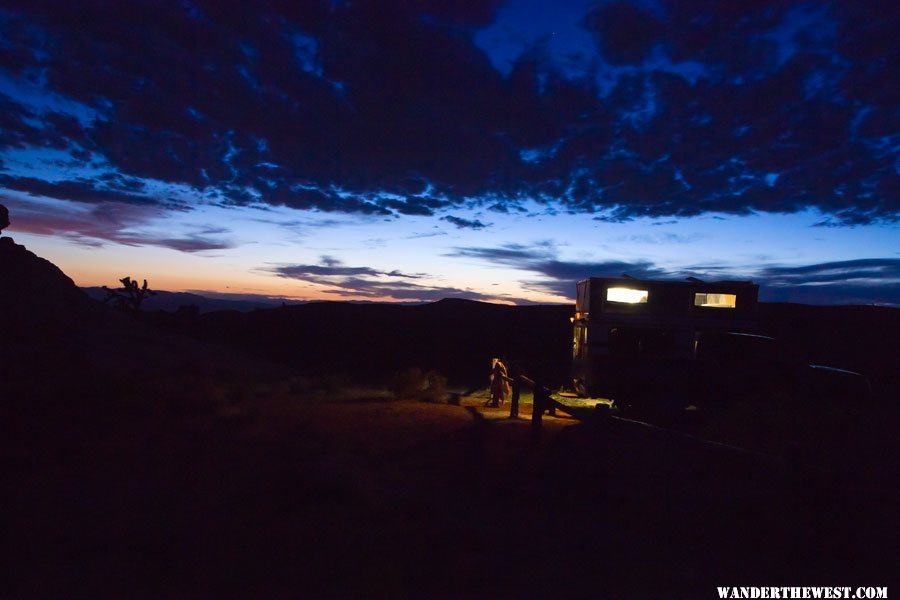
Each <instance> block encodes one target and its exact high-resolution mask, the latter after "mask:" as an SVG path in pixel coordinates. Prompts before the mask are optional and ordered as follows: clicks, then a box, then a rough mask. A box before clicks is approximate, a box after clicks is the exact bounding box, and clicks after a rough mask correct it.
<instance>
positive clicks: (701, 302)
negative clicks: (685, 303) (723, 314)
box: [694, 293, 737, 308]
mask: <svg viewBox="0 0 900 600" xmlns="http://www.w3.org/2000/svg"><path fill="white" fill-rule="evenodd" d="M736 305H737V296H736V295H734V294H707V293H696V294H694V306H702V307H704V308H734V307H735V306H736Z"/></svg>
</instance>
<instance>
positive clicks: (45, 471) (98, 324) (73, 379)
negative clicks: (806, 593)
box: [0, 242, 900, 598]
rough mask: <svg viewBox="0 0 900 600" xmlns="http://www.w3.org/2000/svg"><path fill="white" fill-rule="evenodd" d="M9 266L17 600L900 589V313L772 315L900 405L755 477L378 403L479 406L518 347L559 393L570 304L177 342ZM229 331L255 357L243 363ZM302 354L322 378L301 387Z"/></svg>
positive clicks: (2, 277)
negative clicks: (411, 384) (398, 392)
mask: <svg viewBox="0 0 900 600" xmlns="http://www.w3.org/2000/svg"><path fill="white" fill-rule="evenodd" d="M0 261H2V262H0V265H2V268H0V313H2V315H3V316H4V319H5V322H6V323H7V327H6V330H5V331H4V332H3V337H2V338H0V436H2V437H0V439H2V453H0V457H2V458H0V460H2V473H3V477H2V486H3V487H2V498H3V517H4V538H5V542H6V544H5V545H6V547H7V548H8V549H9V550H10V553H9V554H10V556H9V558H8V559H7V560H6V561H5V563H4V566H5V567H6V571H7V572H8V573H9V575H8V576H7V577H6V578H4V580H3V581H2V584H0V585H2V586H3V588H4V589H3V591H4V596H8V597H35V596H37V597H71V596H79V595H83V596H85V597H87V596H100V597H110V596H112V597H154V598H156V597H204V596H225V597H233V596H254V597H304V596H305V597H309V596H381V597H384V596H391V597H395V596H412V597H447V596H455V597H459V596H474V597H497V596H500V597H522V596H524V597H533V596H538V595H547V596H552V597H560V596H561V597H566V596H569V597H573V596H580V597H584V596H591V597H594V596H600V597H602V596H607V595H610V596H615V597H647V596H649V597H715V589H714V586H716V585H841V586H843V585H850V586H855V585H867V586H881V585H889V586H890V585H891V581H890V579H892V578H893V577H894V575H895V574H896V573H897V572H900V548H898V544H900V542H898V537H897V535H896V532H897V531H900V523H898V520H900V518H898V511H897V508H896V507H897V506H898V500H900V485H898V481H900V470H898V464H900V459H898V456H900V444H898V441H897V438H898V436H896V434H895V432H896V429H897V423H898V417H900V415H898V411H897V407H896V402H895V401H896V395H894V394H895V388H894V387H892V386H893V385H894V382H896V374H895V373H894V372H893V365H895V364H896V363H897V357H898V355H900V353H898V352H897V351H896V339H897V336H892V335H891V332H893V331H896V329H895V328H896V323H897V312H896V311H894V312H891V311H885V312H880V311H878V310H875V311H870V310H866V309H864V308H860V309H844V310H842V311H840V312H839V313H834V312H832V313H828V312H827V310H825V312H824V313H821V314H820V313H816V311H815V310H810V311H808V310H804V309H803V307H790V306H787V307H783V308H776V309H772V311H773V312H771V313H770V314H769V315H763V316H764V318H766V319H768V321H767V322H768V323H769V325H770V326H771V327H774V328H778V327H780V328H782V329H783V333H784V334H785V335H787V337H789V338H790V336H791V335H793V336H794V338H793V339H795V340H796V343H798V344H800V345H805V347H806V348H807V350H806V351H808V352H810V353H812V354H813V356H811V360H815V359H816V357H815V355H814V354H815V353H819V354H828V355H829V356H830V357H835V356H838V358H839V359H840V360H845V361H847V364H840V363H838V364H836V365H835V366H843V367H848V368H857V369H860V370H863V371H864V373H866V374H867V375H869V376H870V378H872V380H873V384H874V385H875V389H876V394H875V397H874V398H873V400H872V403H871V404H870V405H869V406H868V407H867V410H866V411H865V412H864V414H863V416H862V417H861V418H860V419H859V420H858V421H854V422H853V423H852V424H851V425H852V427H850V431H851V432H852V435H851V436H850V439H844V440H842V441H841V446H840V447H839V448H838V450H839V451H837V452H835V451H831V452H827V451H825V450H827V449H828V448H829V447H832V449H834V447H835V446H834V444H831V440H830V439H827V438H824V439H823V436H822V435H820V434H821V432H820V431H819V430H817V429H816V425H815V421H810V427H809V428H808V429H809V431H807V432H806V435H805V438H804V439H806V440H813V441H814V442H815V443H816V445H817V446H816V448H814V449H813V448H797V447H794V446H791V445H789V444H783V445H781V446H777V445H775V446H769V447H767V448H768V449H769V450H771V448H775V449H774V450H771V451H768V452H767V453H764V454H757V453H748V452H740V451H735V450H731V449H728V448H723V447H721V446H713V445H710V444H705V443H703V442H701V441H698V440H696V439H691V438H687V437H685V436H683V435H678V434H673V433H671V432H667V431H663V430H658V429H654V428H650V427H646V426H642V425H640V424H635V423H629V422H626V421H619V420H602V419H601V420H598V421H596V422H584V423H582V422H577V421H575V420H573V419H570V418H566V417H565V416H561V417H560V418H551V419H547V421H546V423H545V426H544V430H543V433H542V435H541V436H540V438H535V437H533V436H532V434H531V431H530V429H529V426H528V424H527V421H526V420H525V419H524V418H523V419H520V420H509V419H506V418H504V417H505V415H506V412H505V408H504V409H485V408H484V407H483V406H482V405H483V402H484V399H483V397H480V396H477V395H476V396H472V397H466V396H463V397H462V398H461V399H459V398H458V399H459V400H460V402H459V405H451V404H448V403H446V402H443V401H441V400H444V398H445V396H436V395H431V396H429V398H430V399H431V400H437V401H433V402H422V401H416V400H396V399H394V396H393V395H392V394H391V393H389V392H387V391H385V389H384V386H380V385H376V384H377V382H378V378H377V377H375V375H377V371H378V370H379V369H382V370H388V371H390V370H391V369H396V368H403V367H409V366H413V365H415V366H418V367H420V368H421V369H422V370H428V369H434V368H436V367H440V366H442V365H446V366H447V370H446V371H445V375H447V376H448V377H449V378H450V379H451V383H452V382H453V381H454V380H455V381H457V382H459V383H467V378H468V377H473V378H476V379H477V378H478V375H477V373H476V367H477V368H478V369H481V367H478V366H477V365H483V364H486V358H485V355H487V357H489V356H490V354H492V353H494V352H496V351H498V350H499V352H503V353H508V354H511V355H516V356H518V357H524V359H527V360H528V361H534V362H535V363H536V364H537V363H540V364H545V365H550V367H545V368H546V369H547V373H548V374H546V375H544V376H545V377H547V378H548V379H550V378H551V374H550V373H552V371H553V369H554V368H557V367H553V365H554V364H556V363H557V362H559V363H564V362H565V359H564V357H563V358H560V356H559V353H561V352H563V350H564V346H565V345H566V344H567V339H566V336H567V334H565V332H566V329H567V326H568V323H567V318H565V315H564V314H562V311H561V310H558V309H556V308H554V307H549V308H548V307H534V309H532V310H530V311H529V310H523V311H519V312H515V311H512V312H511V311H509V310H507V309H505V308H504V307H491V306H490V305H487V306H485V305H471V304H469V303H458V302H450V303H446V302H445V303H439V304H437V305H431V306H430V307H405V308H404V310H402V311H394V308H393V307H387V308H384V309H378V310H380V311H381V312H380V313H378V314H384V315H388V313H391V311H394V312H393V313H391V314H394V315H395V316H393V317H390V316H387V317H385V319H386V321H382V320H381V319H370V320H369V321H364V320H359V319H363V317H369V316H372V315H373V314H375V313H373V312H371V311H370V312H368V313H365V312H358V313H346V312H345V313H343V314H344V316H345V317H346V315H347V314H352V315H354V316H355V317H356V318H357V320H356V321H353V320H351V321H350V325H346V324H342V323H344V322H345V320H346V319H341V318H338V316H334V315H339V314H341V310H342V309H341V308H339V307H336V306H335V305H324V306H320V307H319V308H316V307H315V306H313V307H311V308H310V310H313V311H320V312H319V313H317V315H318V316H317V318H315V319H310V320H302V319H301V320H296V321H294V325H292V326H291V327H294V329H285V323H286V321H284V320H283V319H284V316H283V315H284V314H285V309H276V310H274V311H258V312H257V313H250V314H251V319H252V320H251V321H246V320H244V318H243V317H239V316H235V313H219V314H217V313H212V314H210V315H208V317H209V318H210V319H211V320H208V321H206V320H200V321H194V322H191V321H190V317H189V316H188V319H187V320H184V319H182V322H181V323H180V324H179V325H178V326H177V327H176V326H174V325H173V324H172V322H169V323H168V324H166V323H154V322H153V319H150V318H146V317H145V318H144V319H135V318H131V317H128V316H126V315H122V314H118V313H114V312H112V311H110V310H108V309H106V308H104V307H102V306H100V305H98V304H97V303H95V302H93V301H91V300H90V299H88V298H86V297H85V296H84V295H83V294H82V293H81V292H79V291H78V290H77V288H75V287H74V284H72V282H71V280H69V279H68V278H66V277H65V275H64V274H62V273H61V272H60V271H59V270H58V269H56V268H55V267H54V266H53V265H51V264H50V263H47V262H46V261H42V260H41V259H38V258H37V257H35V256H34V255H32V254H30V253H28V252H27V251H26V250H25V249H24V248H21V247H20V246H15V245H13V244H11V243H9V242H3V243H0ZM300 308H304V307H300ZM363 308H365V307H363ZM398 308H399V307H398ZM407 308H408V309H409V310H412V311H415V310H416V309H417V308H419V309H422V310H420V311H419V312H418V313H415V312H413V313H410V312H409V311H408V310H406V309H407ZM529 308H530V307H529ZM347 310H357V309H355V308H353V309H347ZM816 310H818V309H816ZM279 311H281V312H279ZM429 311H430V312H429ZM290 312H291V310H290V309H288V310H287V313H290ZM377 312H378V311H376V313H377ZM556 313H560V314H558V315H557V314H556ZM409 314H413V315H415V314H418V315H424V317H423V316H416V317H414V318H415V319H419V321H414V322H415V323H417V326H416V327H412V328H410V327H407V326H406V325H408V324H409V323H410V321H404V320H403V319H405V318H406V317H404V316H402V315H409ZM822 314H825V316H824V317H823V316H822ZM836 314H840V315H844V316H842V317H840V318H838V317H836V316H834V315H836ZM279 315H282V316H279ZM328 315H332V316H328ZM397 315H400V316H397ZM435 315H439V316H440V315H443V316H441V317H440V318H436V316H435ZM447 315H451V316H450V317H448V316H447ZM453 315H455V316H453ZM829 315H830V316H829ZM184 316H185V315H182V316H181V317H178V318H182V317H184ZM326 317H327V318H326ZM557 317H560V318H565V321H564V322H563V323H562V325H559V324H558V323H557ZM267 322H271V323H273V324H274V325H275V327H274V328H273V327H270V328H268V329H267V328H266V327H264V326H263V325H265V323H267ZM210 323H218V326H219V328H218V329H215V328H214V327H213V326H211V325H210ZM247 323H255V324H256V325H254V326H255V327H257V329H256V331H257V335H256V339H261V340H264V339H265V337H266V336H267V335H271V336H273V340H274V342H277V343H274V342H273V344H272V346H271V348H272V350H271V351H272V352H276V351H277V352H280V353H282V354H280V355H279V356H266V352H264V351H263V350H264V349H265V348H266V346H265V345H264V344H262V343H257V346H253V345H252V344H251V341H252V340H253V338H252V333H253V331H254V329H253V327H248V325H247ZM404 323H405V324H406V325H404ZM441 323H444V325H441ZM448 323H449V325H447V324H448ZM354 324H355V325H357V326H356V327H355V328H353V325H354ZM473 324H475V325H477V327H470V326H472V325H473ZM491 327H493V328H494V329H490V328H491ZM179 328H187V329H192V328H193V330H194V331H193V336H192V337H186V336H185V335H182V332H180V331H178V329H179ZM391 328H394V329H391ZM484 328H489V329H488V333H490V334H491V335H487V336H485V329H484ZM892 328H894V329H892ZM349 329H353V332H354V333H353V335H349V334H348V330H349ZM451 329H452V331H451ZM392 330H393V331H395V332H396V333H395V335H389V332H390V331H392ZM216 331H218V333H216ZM509 331H513V332H514V333H503V332H509ZM223 332H224V333H228V332H237V333H239V334H240V335H237V336H236V337H233V338H232V339H231V342H230V347H225V346H223V345H222V344H221V343H215V342H228V340H224V339H223V340H217V339H213V338H215V336H216V335H218V336H222V335H224V333H223ZM276 332H278V333H276ZM558 332H563V333H558ZM829 332H830V333H829ZM326 334H334V337H331V336H330V335H326ZM563 334H565V335H563ZM290 335H294V336H295V337H294V338H290ZM445 336H450V337H449V338H448V337H445ZM541 336H544V337H543V338H542V337H541ZM557 338H559V340H558V341H555V342H553V341H552V340H557ZM291 339H293V342H292V343H293V347H294V348H295V349H296V353H297V355H299V356H301V357H307V359H308V360H309V361H312V362H308V363H303V364H300V365H298V364H296V363H295V362H292V361H296V357H295V355H292V354H290V348H291V343H289V342H291ZM535 339H546V340H551V341H548V343H547V344H548V345H544V344H535V343H533V340H535ZM417 340H418V343H419V344H420V345H419V346H412V347H411V348H407V344H409V343H411V342H412V341H417ZM448 340H449V342H450V343H447V341H448ZM498 340H499V343H498ZM339 344H344V346H343V347H345V348H352V349H353V351H352V352H351V351H347V352H346V353H344V354H343V355H341V354H340V353H339ZM467 344H470V345H471V347H470V346H467ZM854 344H855V345H854ZM498 345H499V346H501V347H500V348H496V346H498ZM557 346H559V348H558V347H557ZM472 347H475V348H476V350H472ZM359 348H367V349H368V350H366V351H365V352H363V351H360V350H359ZM373 348H374V349H376V350H379V351H378V352H375V351H373V350H372V349H373ZM548 348H549V350H548ZM560 348H562V350H561V349H560ZM866 348H868V351H865V350H866ZM542 349H543V350H542ZM850 349H853V350H852V351H851V350H850ZM542 351H544V352H547V355H546V361H544V360H541V352H542ZM798 351H799V350H798ZM391 352H395V354H393V355H392V354H391ZM840 353H843V354H842V355H841V356H843V358H840V356H839V354H840ZM376 355H379V356H380V355H383V356H381V357H380V358H379V357H377V356H376ZM391 356H393V357H394V358H393V359H391V358H390V357H391ZM456 356H463V357H465V358H464V359H454V358H453V357H456ZM473 356H474V358H472V357H473ZM335 357H337V358H341V357H343V360H340V361H338V362H337V363H332V362H329V361H330V360H333V359H334V358H335ZM398 357H399V358H398ZM416 357H419V358H420V362H418V363H415V362H408V361H414V360H415V358H416ZM524 359H523V360H524ZM315 361H319V362H315ZM367 361H368V362H367ZM379 361H382V362H379ZM442 361H446V362H442ZM850 363H854V364H850ZM310 365H313V366H310ZM329 365H330V368H329V369H325V367H326V366H329ZM376 367H377V368H376ZM317 369H318V370H317ZM357 369H358V370H359V371H361V372H363V373H366V372H368V371H367V369H371V372H370V375H372V376H371V377H370V378H369V383H368V386H367V387H364V388H361V389H356V388H354V387H353V385H352V384H353V381H354V380H355V379H357V378H356V377H353V376H352V375H350V373H351V372H354V371H356V370H357ZM864 369H871V371H870V372H866V371H865V370H864ZM470 370H471V371H472V372H471V373H469V371H470ZM341 373H343V375H341ZM482 373H483V371H482ZM892 378H893V379H892ZM359 379H366V378H365V377H362V378H359ZM481 383H482V384H484V383H485V382H484V374H482V375H481ZM528 411H529V406H527V405H526V407H525V409H524V410H523V415H522V416H523V417H525V418H527V416H528ZM758 425H759V424H758V423H756V424H754V423H753V422H752V414H751V415H750V416H748V417H746V419H744V420H739V421H738V422H737V425H736V427H737V428H738V429H739V431H738V433H741V434H746V433H747V432H750V431H752V430H753V428H754V427H758ZM732 426H733V427H734V426H735V425H734V424H732ZM723 432H724V435H726V439H724V440H723V441H729V439H727V434H729V433H730V430H728V429H727V428H725V429H723ZM738 437H740V436H738ZM762 437H765V436H762ZM770 437H771V436H770ZM751 438H752V436H750V437H748V436H746V435H744V437H743V438H742V439H751ZM826 456H827V457H829V458H828V459H827V460H825V459H823V458H822V457H826ZM835 456H837V457H838V458H840V460H836V459H835Z"/></svg>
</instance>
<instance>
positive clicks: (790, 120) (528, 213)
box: [0, 0, 900, 306]
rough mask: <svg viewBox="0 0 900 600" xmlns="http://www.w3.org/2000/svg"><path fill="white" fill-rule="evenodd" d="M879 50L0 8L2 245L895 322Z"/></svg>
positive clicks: (656, 17) (414, 290)
mask: <svg viewBox="0 0 900 600" xmlns="http://www.w3.org/2000/svg"><path fill="white" fill-rule="evenodd" d="M897 31H900V3H897V2H896V1H895V0H884V1H882V0H867V1H866V2H856V1H849V0H847V1H835V2H824V1H817V2H796V1H781V2H767V1H764V0H752V1H751V0H729V1H728V2H722V1H715V0H677V1H676V0H632V1H627V2H626V1H599V2H598V1H584V0H552V1H551V0H507V1H505V2H502V1H490V0H479V1H471V2H466V1H461V0H434V1H431V2H425V1H416V0H368V1H349V0H346V1H342V0H323V1H319V0H304V1H302V2H287V1H277V0H258V1H255V2H252V3H248V2H226V1H222V0H208V1H198V0H193V1H192V0H182V1H172V2H166V1H129V2H110V1H105V2H99V1H92V0H86V1H84V2H77V3H73V2H43V1H40V0H29V1H28V2H20V1H18V0H5V1H4V2H3V4H2V5H0V203H3V204H4V205H6V206H7V207H8V208H9V210H10V214H11V221H12V225H11V226H10V228H9V229H8V230H5V231H4V234H8V235H10V236H12V237H14V239H15V240H16V241H17V242H18V243H21V244H24V245H26V246H27V247H28V248H29V249H31V250H33V251H34V252H36V253H37V254H39V255H41V256H44V257H45V258H48V259H50V260H52V261H53V262H54V263H56V264H57V265H58V266H60V268H62V269H63V270H64V271H65V272H66V273H67V274H68V275H69V276H70V277H72V278H73V279H74V280H75V282H76V283H78V284H79V285H83V286H93V285H103V284H107V285H112V284H115V282H116V281H117V280H118V279H120V278H121V277H124V276H126V275H129V276H132V277H134V278H138V279H143V278H146V279H148V280H149V282H150V286H151V288H154V289H167V290H175V291H193V292H196V293H203V294H206V295H210V296H219V297H232V298H254V297H259V296H266V297H279V298H285V299H288V300H352V301H394V302H421V301H434V300H439V299H441V298H445V297H456V298H469V299H475V300H485V301H492V302H505V303H516V304H528V303H547V302H570V301H572V298H573V296H574V291H575V282H576V281H577V280H579V279H583V278H585V277H590V276H596V277H604V276H605V277H609V276H614V277H618V276H621V275H623V274H628V275H630V276H632V277H637V278H652V279H672V280H678V279H684V278H685V277H688V276H693V277H698V278H701V279H707V280H722V279H740V280H748V279H750V280H753V281H754V282H756V283H758V284H760V286H761V289H760V297H761V299H763V300H770V301H793V302H806V303H816V304H848V303H853V304H884V305H895V306H898V305H900V38H898V36H897V35H896V32H897ZM0 268H2V265H0Z"/></svg>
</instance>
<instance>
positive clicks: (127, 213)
mask: <svg viewBox="0 0 900 600" xmlns="http://www.w3.org/2000/svg"><path fill="white" fill-rule="evenodd" d="M0 199H2V200H3V203H4V204H5V205H6V206H7V207H8V208H9V210H10V213H11V219H10V220H11V221H12V226H11V232H13V233H14V232H23V233H32V234H37V235H53V236H60V237H64V238H67V239H69V240H71V241H73V242H75V243H77V244H80V245H82V246H88V247H100V246H103V245H104V244H105V243H107V242H112V243H116V244H123V245H126V246H159V247H163V248H170V249H172V250H178V251H180V252H201V251H204V250H221V249H225V248H232V247H234V243H233V242H231V241H230V240H229V239H228V238H227V237H222V236H223V235H225V234H227V233H229V232H228V230H226V229H222V228H218V227H201V228H195V230H194V231H189V232H188V233H186V234H185V235H182V236H166V235H154V234H151V233H147V232H141V231H140V229H141V228H142V227H144V226H146V225H148V224H150V223H151V222H153V221H155V220H157V219H158V218H159V217H160V216H161V215H162V214H163V211H161V210H160V208H159V207H158V206H155V205H153V204H136V203H129V204H125V203H122V202H116V201H96V202H93V203H91V204H87V205H81V206H79V205H70V204H68V203H64V202H54V201H46V200H41V201H30V200H23V199H22V198H20V197H13V196H8V195H3V194H0Z"/></svg>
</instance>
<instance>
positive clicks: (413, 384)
mask: <svg viewBox="0 0 900 600" xmlns="http://www.w3.org/2000/svg"><path fill="white" fill-rule="evenodd" d="M388 389H389V390H390V391H391V392H392V393H393V394H394V396H396V397H397V398H400V399H413V398H415V399H417V400H422V401H423V402H443V401H444V400H445V399H446V397H447V378H446V377H444V376H443V375H441V374H440V373H438V372H437V371H428V372H427V373H423V372H422V369H419V368H418V367H413V368H411V369H406V370H404V371H400V372H399V373H397V374H395V375H394V376H393V377H392V378H391V381H390V383H389V384H388Z"/></svg>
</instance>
